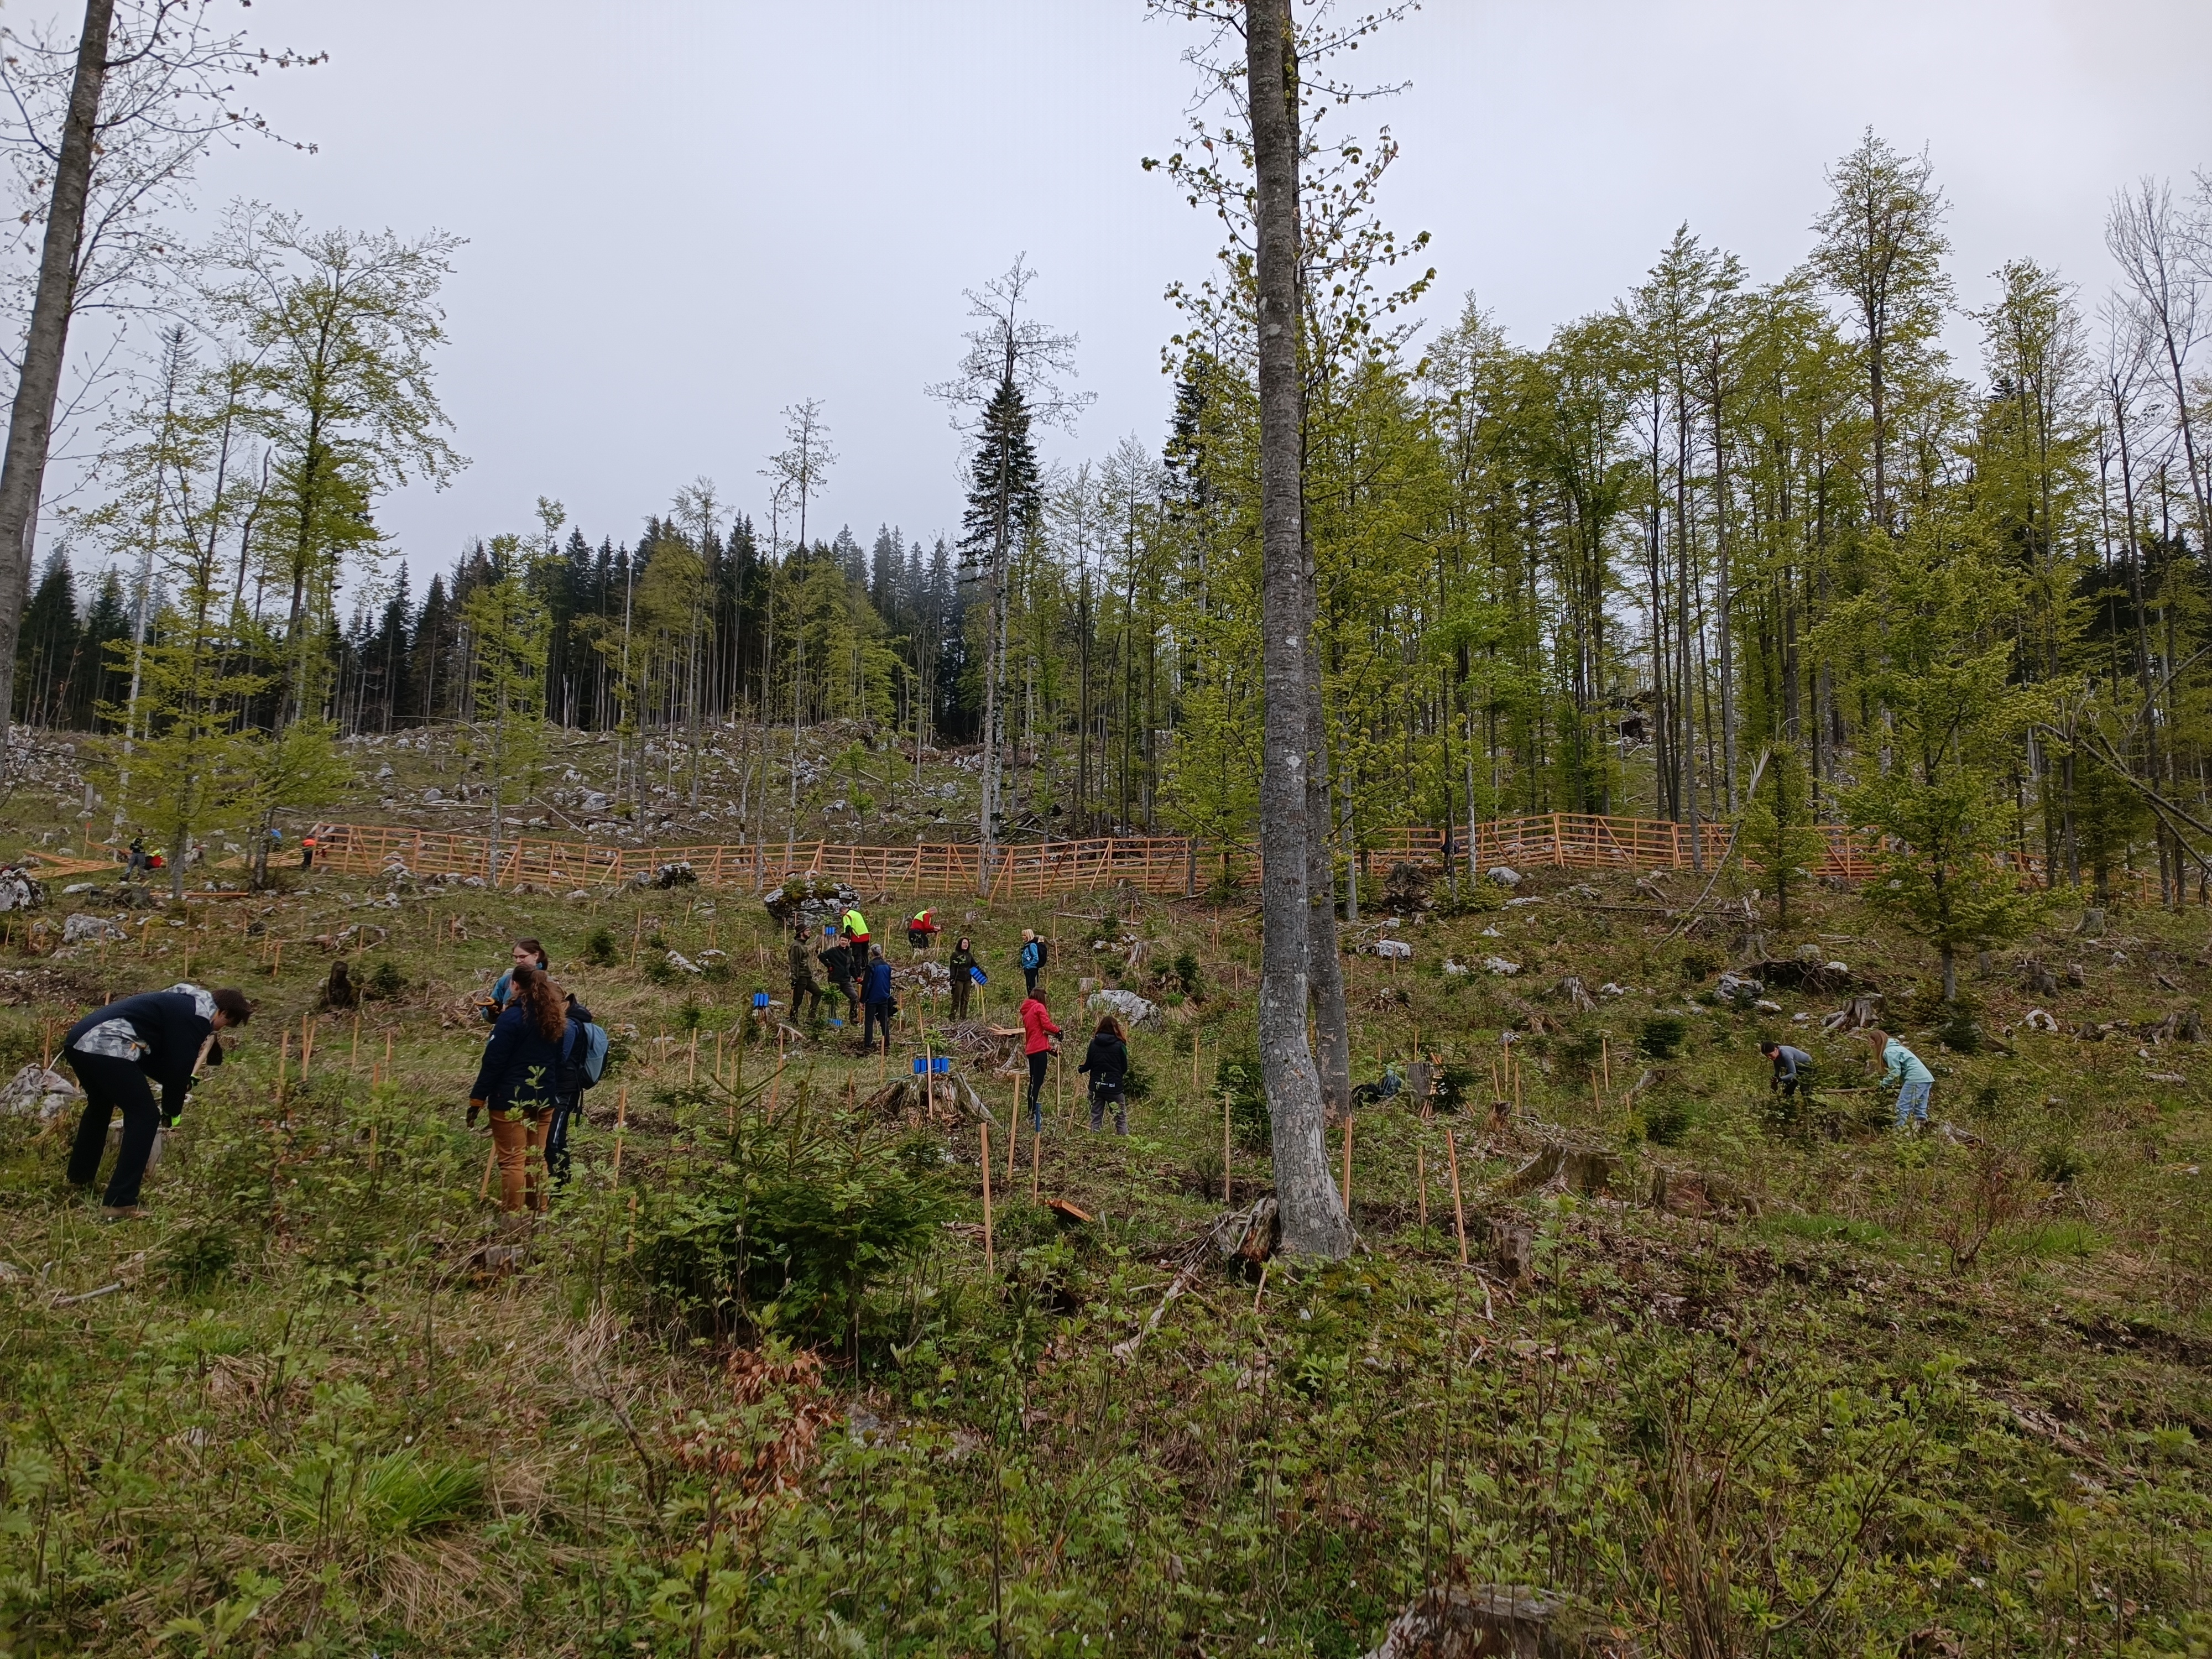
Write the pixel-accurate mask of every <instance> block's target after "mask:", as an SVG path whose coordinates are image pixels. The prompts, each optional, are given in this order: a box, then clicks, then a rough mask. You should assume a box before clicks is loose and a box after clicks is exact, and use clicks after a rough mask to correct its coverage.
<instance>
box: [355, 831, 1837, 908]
mask: <svg viewBox="0 0 2212 1659" xmlns="http://www.w3.org/2000/svg"><path fill="white" fill-rule="evenodd" d="M1826 835H1827V838H1828V849H1827V855H1826V858H1825V859H1824V860H1822V862H1821V864H1820V868H1819V869H1818V870H1817V871H1815V872H1814V873H1815V874H1820V875H1835V876H1841V877H1844V878H1847V879H1850V880H1863V879H1864V878H1866V877H1867V876H1869V875H1871V874H1872V873H1873V871H1874V862H1873V854H1874V850H1875V848H1874V843H1873V842H1872V841H1871V840H1869V838H1867V837H1865V836H1855V835H1853V834H1851V833H1850V832H1848V831H1845V830H1842V829H1828V830H1827V831H1826ZM317 841H318V843H319V845H318V851H317V854H316V858H317V861H318V862H319V863H320V864H322V865H324V866H326V867H328V868H331V869H334V870H343V871H347V872H354V873H358V874H364V875H365V874H373V873H375V872H380V871H383V870H386V869H390V868H392V867H394V866H404V867H405V868H407V869H408V870H410V871H412V872H415V873H416V874H417V875H462V876H476V877H479V878H482V879H483V881H484V882H485V883H486V884H489V885H494V886H499V887H513V886H515V885H518V884H521V883H525V882H528V883H532V884H536V885H538V886H541V887H546V888H550V889H553V890H557V891H566V890H572V889H574V888H579V887H587V888H588V887H611V886H619V885H621V884H623V883H624V882H627V881H629V880H631V879H633V878H635V877H638V876H646V877H648V878H649V877H651V876H652V875H653V873H654V872H656V871H658V870H659V868H660V866H663V865H665V864H678V863H681V864H688V865H690V866H691V870H692V872H693V873H694V874H695V875H696V876H697V878H698V879H699V883H700V884H701V885H702V886H705V887H717V888H741V889H744V890H750V891H755V892H757V891H759V890H763V889H764V888H768V887H771V886H773V885H775V884H776V883H778V882H780V881H781V880H783V879H784V878H785V877H787V876H790V875H797V874H801V873H804V872H809V871H811V872H816V873H817V874H819V875H822V876H825V877H828V878H831V879H833V880H836V881H842V882H846V883H848V884H850V885H852V886H854V887H856V888H858V889H860V890H861V891H863V892H869V893H894V892H895V893H912V894H915V895H918V896H953V895H959V894H966V893H975V892H980V891H981V890H984V888H985V886H986V882H985V880H984V875H985V872H984V870H983V867H982V848H981V847H980V846H979V845H977V844H975V843H974V842H964V843H963V842H954V843H949V844H948V843H939V844H937V845H934V846H928V845H924V846H915V847H854V846H845V845H841V844H838V843H836V842H804V841H800V842H791V841H787V842H751V843H745V844H741V845H738V846H661V847H619V846H603V845H599V844H598V843H594V842H568V841H549V840H544V839H542V838H539V837H537V836H516V837H513V838H511V839H502V840H501V841H500V842H498V843H497V845H496V847H495V845H494V843H493V842H492V841H491V840H490V838H489V837H488V836H473V835H459V834H455V833H453V832H450V831H446V830H438V829H401V828H398V827H395V826H391V825H383V824H325V825H324V826H322V827H321V829H319V832H318V836H317ZM1443 841H1444V838H1443V832H1442V831H1441V830H1437V829H1422V828H1410V829H1386V830H1383V831H1380V832H1379V833H1376V834H1375V835H1373V836H1370V838H1369V842H1368V845H1367V846H1365V847H1364V848H1362V849H1361V850H1360V854H1359V860H1360V865H1361V867H1362V869H1363V871H1364V872H1370V873H1379V872H1383V871H1387V870H1389V867H1390V866H1391V865H1393V864H1395V863H1396V862H1398V861H1399V860H1402V859H1411V860H1418V861H1422V862H1426V863H1431V864H1442V863H1443ZM1728 846H1729V829H1728V827H1727V826H1726V825H1724V824H1705V825H1702V826H1700V828H1699V829H1698V831H1697V832H1696V834H1695V835H1694V836H1693V835H1692V832H1691V830H1690V828H1689V826H1688V825H1686V824H1680V823H1668V822H1665V821H1663V820H1655V819H1648V818H1621V817H1596V816H1594V815H1591V814H1587V813H1577V812H1546V813H1538V814H1535V815H1533V816H1530V817H1516V818H1497V819H1493V820H1491V821H1490V822H1488V823H1480V824H1477V825H1475V826H1474V828H1473V829H1472V831H1471V832H1470V833H1469V834H1468V836H1463V837H1462V838H1461V839H1460V840H1459V841H1458V842H1457V844H1456V845H1455V848H1454V849H1453V854H1454V856H1453V862H1454V863H1455V864H1458V865H1460V866H1461V867H1462V868H1463V869H1464V868H1471V869H1473V870H1474V871H1477V872H1480V871H1483V870H1487V869H1490V868H1492V866H1497V865H1500V864H1505V865H1514V866H1522V865H1551V866H1554V867H1555V868H1564V869H1582V870H1602V869H1619V870H1659V869H1691V868H1695V867H1700V866H1701V867H1703V868H1705V869H1708V870H1710V869H1711V868H1712V867H1713V866H1714V864H1715V863H1716V862H1717V860H1720V859H1721V858H1722V857H1723V855H1725V854H1726V853H1727V851H1728ZM1259 875H1260V861H1259V857H1258V853H1257V850H1256V849H1255V848H1252V847H1250V846H1248V845H1240V844H1237V843H1233V842H1205V841H1198V840H1194V839H1191V838H1188V837H1186V836H1100V837H1097V838H1094V839H1091V840H1085V841H1048V842H1016V843H1014V844H1012V845H1009V846H1005V847H1001V848H997V849H996V850H995V851H994V853H993V854H992V855H991V860H990V870H989V881H988V883H987V886H988V889H989V890H990V891H991V893H992V894H994V896H1002V897H1006V898H1016V899H1019V898H1041V897H1043V896H1047V895H1049V894H1053V893H1067V892H1080V891H1084V890H1088V889H1092V888H1099V887H1110V886H1113V885H1115V884H1119V883H1122V882H1127V884H1129V885H1131V886H1133V887H1135V888H1136V889H1138V890H1139V891H1142V892H1146V893H1154V894H1161V895H1170V896H1186V897H1187V896H1194V895H1196V894H1198V893H1200V892H1201V891H1204V890H1207V889H1210V888H1215V887H1218V886H1221V885H1228V886H1232V887H1247V886H1251V885H1255V884H1257V882H1258V880H1259Z"/></svg>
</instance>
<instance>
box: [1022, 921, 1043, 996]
mask: <svg viewBox="0 0 2212 1659" xmlns="http://www.w3.org/2000/svg"><path fill="white" fill-rule="evenodd" d="M1043 971H1044V941H1043V940H1042V939H1039V938H1038V937H1037V936H1036V930H1035V929H1034V928H1029V927H1024V928H1023V929H1022V983H1023V985H1024V987H1026V988H1027V990H1028V991H1029V994H1030V995H1031V996H1035V995H1036V982H1037V975H1039V974H1041V973H1042V972H1043Z"/></svg>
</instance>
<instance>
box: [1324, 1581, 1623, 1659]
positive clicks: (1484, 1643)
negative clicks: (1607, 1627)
mask: <svg viewBox="0 0 2212 1659" xmlns="http://www.w3.org/2000/svg"><path fill="white" fill-rule="evenodd" d="M1630 1652H1632V1649H1630V1648H1629V1647H1627V1646H1626V1645H1625V1644H1622V1643H1620V1641H1619V1640H1617V1639H1615V1638H1612V1636H1611V1634H1610V1632H1597V1631H1593V1630H1592V1629H1590V1628H1589V1625H1588V1623H1587V1622H1586V1621H1585V1620H1583V1618H1582V1617H1581V1616H1580V1615H1579V1614H1578V1613H1577V1612H1576V1611H1575V1609H1574V1608H1573V1607H1572V1606H1571V1604H1570V1603H1569V1602H1568V1601H1567V1600H1566V1598H1565V1597H1564V1596H1560V1595H1554V1594H1553V1593H1552V1592H1550V1591H1548V1590H1540V1589H1532V1588H1530V1587H1529V1586H1528V1585H1525V1584H1478V1585H1475V1586H1474V1587H1473V1588H1472V1589H1461V1588H1459V1586H1457V1585H1451V1586H1449V1587H1445V1588H1440V1589H1431V1590H1425V1591H1423V1592H1422V1594H1421V1595H1420V1597H1419V1600H1417V1601H1415V1602H1414V1603H1413V1606H1411V1607H1407V1609H1406V1610H1405V1612H1403V1613H1400V1614H1399V1615H1398V1616H1397V1618H1395V1620H1392V1621H1391V1623H1390V1628H1389V1630H1388V1631H1386V1632H1383V1640H1382V1642H1381V1644H1378V1645H1377V1646H1376V1647H1375V1648H1373V1649H1372V1650H1370V1651H1369V1652H1368V1654H1367V1655H1366V1659H1492V1656H1497V1659H1596V1656H1600V1655H1613V1656H1623V1659H1625V1656H1626V1655H1627V1654H1629V1653H1630Z"/></svg>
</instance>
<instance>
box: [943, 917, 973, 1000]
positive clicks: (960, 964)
mask: <svg viewBox="0 0 2212 1659" xmlns="http://www.w3.org/2000/svg"><path fill="white" fill-rule="evenodd" d="M945 966H946V967H947V968H949V969H951V970H952V1018H955V1019H965V1018H968V999H969V997H970V996H972V995H973V994H975V947H974V946H973V945H969V942H968V936H967V935H966V934H965V933H963V934H962V935H961V936H960V942H959V943H958V944H957V945H954V946H953V947H952V958H951V961H949V962H947V963H945Z"/></svg>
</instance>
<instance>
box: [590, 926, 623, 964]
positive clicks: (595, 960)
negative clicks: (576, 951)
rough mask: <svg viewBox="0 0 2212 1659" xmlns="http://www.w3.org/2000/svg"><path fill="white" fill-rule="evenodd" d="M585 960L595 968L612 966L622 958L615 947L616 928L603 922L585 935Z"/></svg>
mask: <svg viewBox="0 0 2212 1659" xmlns="http://www.w3.org/2000/svg"><path fill="white" fill-rule="evenodd" d="M584 960H585V961H586V962H587V963H590V964H591V965H592V967H594V968H611V967H613V966H614V965H615V963H617V962H618V961H619V960H621V957H620V954H619V953H618V952H617V951H616V949H615V934H614V929H612V928H611V927H607V926H605V924H604V923H603V924H601V925H600V926H599V927H594V928H592V931H591V932H590V933H587V934H586V935H585V937H584Z"/></svg>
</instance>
